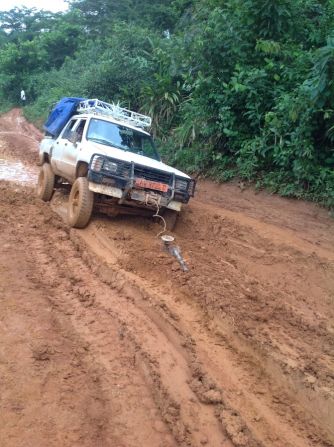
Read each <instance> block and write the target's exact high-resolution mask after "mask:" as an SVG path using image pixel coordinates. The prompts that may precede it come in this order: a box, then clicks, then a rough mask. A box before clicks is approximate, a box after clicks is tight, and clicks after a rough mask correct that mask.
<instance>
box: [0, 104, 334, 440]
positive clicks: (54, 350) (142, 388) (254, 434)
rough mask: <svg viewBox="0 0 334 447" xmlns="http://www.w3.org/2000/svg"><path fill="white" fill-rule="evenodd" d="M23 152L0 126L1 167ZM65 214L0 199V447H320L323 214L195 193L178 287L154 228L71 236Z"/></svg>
mask: <svg viewBox="0 0 334 447" xmlns="http://www.w3.org/2000/svg"><path fill="white" fill-rule="evenodd" d="M12 132H13V133H12ZM28 137H29V138H28ZM39 137H40V135H39V134H38V132H37V131H36V130H34V129H33V128H32V126H31V125H29V124H28V123H26V122H25V121H24V119H23V118H22V117H21V115H20V111H18V110H14V111H12V112H10V113H8V114H6V115H5V116H3V117H2V118H0V140H1V148H0V151H1V153H5V154H6V157H12V158H13V159H18V160H21V161H23V162H24V163H26V164H27V165H29V164H31V163H33V162H35V160H36V159H37V155H36V154H37V143H36V141H35V140H38V138H39ZM28 141H29V143H27V142H28ZM66 201H67V194H66V193H65V192H63V191H58V192H56V194H55V196H54V198H53V200H52V203H51V204H50V205H49V204H44V203H42V202H41V201H39V200H38V199H36V198H34V193H33V190H32V189H29V188H27V187H23V186H18V185H17V184H15V186H14V184H12V183H9V182H2V183H0V245H1V250H0V284H1V285H0V440H1V441H0V445H6V446H13V447H14V446H15V447H16V446H30V445H34V446H44V445H46V443H48V444H50V445H54V446H59V445H62V446H115V447H118V446H119V447H121V446H122V447H132V446H141V445H143V446H144V445H145V446H159V447H160V446H161V447H162V446H164V447H168V446H189V445H190V446H196V447H197V446H198V447H200V446H203V445H208V446H210V447H211V446H213V447H216V446H230V447H233V446H269V447H270V446H274V447H285V446H287V447H304V446H307V447H313V446H332V445H334V361H333V354H334V318H333V315H334V229H333V228H334V226H333V224H334V221H333V219H332V218H331V217H330V216H329V214H328V212H327V211H326V210H324V209H321V208H319V207H317V206H316V205H313V204H310V203H305V202H298V201H295V200H286V199H282V198H278V197H275V196H271V195H269V194H266V193H264V192H261V193H255V192H254V191H253V190H251V189H246V190H244V189H243V188H242V189H241V188H239V187H238V185H232V184H230V185H216V184H213V183H210V182H204V181H203V182H199V185H198V194H197V197H196V199H194V200H193V201H192V202H191V203H190V205H189V206H188V207H186V208H185V209H184V211H183V213H182V215H181V218H180V221H179V223H178V226H177V228H176V231H175V232H174V233H173V236H175V238H176V244H177V245H178V246H179V247H180V249H181V252H182V255H183V256H184V258H185V260H186V262H187V264H188V266H189V268H190V271H189V272H188V273H185V272H183V271H182V270H181V269H180V266H179V264H178V262H177V261H176V260H175V259H174V258H172V257H171V256H170V255H169V254H168V253H167V252H166V251H165V250H164V249H163V246H162V242H161V241H160V239H159V238H157V237H156V235H157V233H158V232H159V231H160V229H161V228H160V226H159V225H158V224H157V223H154V222H152V221H151V220H150V219H147V218H143V217H135V216H131V217H130V216H119V217H108V216H106V215H102V214H98V213H96V214H95V215H94V217H93V219H92V221H91V223H90V224H89V226H88V227H87V228H86V229H85V230H73V229H69V228H68V226H67V224H66V217H64V219H61V217H59V216H66Z"/></svg>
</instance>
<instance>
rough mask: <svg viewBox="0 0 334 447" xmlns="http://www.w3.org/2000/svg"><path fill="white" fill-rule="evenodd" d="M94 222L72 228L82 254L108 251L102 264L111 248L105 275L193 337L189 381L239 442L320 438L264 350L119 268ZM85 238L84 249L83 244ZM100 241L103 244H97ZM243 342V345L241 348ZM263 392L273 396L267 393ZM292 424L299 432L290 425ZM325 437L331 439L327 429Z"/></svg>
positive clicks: (295, 442)
mask: <svg viewBox="0 0 334 447" xmlns="http://www.w3.org/2000/svg"><path fill="white" fill-rule="evenodd" d="M91 227H93V228H90V229H88V230H85V232H79V233H78V232H75V231H72V233H71V234H72V240H74V242H75V241H77V242H76V243H77V246H78V247H79V248H80V251H81V252H82V255H83V257H84V258H85V259H86V260H88V259H89V258H90V259H92V258H93V257H94V254H95V255H96V253H100V255H101V254H102V253H103V259H101V258H100V259H99V260H98V261H96V265H101V264H102V263H103V262H104V261H105V259H106V258H107V257H108V255H106V253H108V252H109V257H108V261H109V263H108V267H109V268H108V267H107V266H105V267H104V269H105V270H103V269H102V274H101V273H100V276H101V279H104V281H107V283H110V280H109V279H108V278H107V277H106V276H108V274H107V273H106V272H108V271H109V272H110V275H114V276H116V278H117V280H115V281H116V282H119V283H121V284H125V283H126V284H132V285H133V287H135V288H136V290H137V298H136V306H139V307H141V308H143V310H144V312H145V313H146V314H148V315H150V314H152V307H153V308H154V309H155V312H157V313H158V315H160V317H161V319H163V320H165V324H167V325H169V326H171V327H172V328H173V329H174V331H176V333H177V334H179V335H178V336H179V337H181V339H183V340H190V342H189V343H187V342H182V344H183V345H184V346H185V347H186V350H187V351H188V353H189V355H188V358H189V360H190V363H189V368H190V370H191V371H192V378H191V381H190V385H191V387H192V389H193V390H194V391H195V393H196V394H197V396H198V398H199V399H200V400H201V401H202V402H206V403H211V404H213V405H215V406H216V407H217V408H216V414H217V417H218V419H220V420H221V422H222V424H223V426H224V427H225V429H226V430H227V432H228V433H229V435H230V437H231V439H232V440H233V442H234V445H236V446H238V445H273V446H281V445H282V443H284V445H286V446H291V447H292V446H301V447H302V446H305V445H314V443H316V445H318V442H321V441H320V438H318V437H317V436H313V435H312V433H316V432H317V431H319V428H318V427H316V425H314V423H313V422H312V419H311V418H310V417H309V416H308V415H307V414H305V412H304V410H303V408H302V407H301V406H298V405H296V403H295V402H294V401H293V399H291V397H293V396H290V397H289V396H288V394H284V392H282V389H281V388H280V383H279V381H278V383H277V380H275V379H277V377H275V374H272V376H273V377H271V376H270V375H269V376H268V371H266V368H262V367H261V366H259V365H260V362H261V361H263V360H264V359H265V358H266V355H265V353H263V357H261V356H260V355H259V354H257V355H256V353H254V351H253V350H252V348H251V347H250V346H248V345H247V342H245V341H244V342H241V341H240V339H239V337H238V336H236V337H237V340H233V336H232V335H231V334H232V333H233V331H231V329H230V328H228V331H226V327H225V328H224V329H223V328H222V325H221V324H220V323H219V322H218V321H216V322H214V321H213V320H212V318H205V315H203V314H202V312H201V310H200V309H197V310H195V309H194V308H193V306H189V305H188V304H187V303H185V302H184V301H182V300H178V301H176V302H175V301H173V302H171V300H170V296H172V295H173V294H172V292H171V291H170V290H168V291H167V292H166V291H165V292H164V291H163V290H162V289H160V290H158V291H155V293H152V291H151V290H152V287H151V285H150V284H149V283H146V284H145V282H144V281H143V280H142V279H141V280H139V281H138V278H137V277H136V275H133V274H131V273H130V274H129V272H126V271H124V270H120V269H119V267H117V264H116V262H115V259H114V262H113V261H112V254H111V253H110V249H111V244H110V241H105V240H103V238H101V235H100V231H99V229H96V226H95V225H94V224H93V225H92V226H91ZM83 241H84V242H85V245H84V247H85V248H82V243H83ZM86 244H87V245H86ZM101 244H102V247H101ZM99 245H100V249H98V248H97V247H98V246H99ZM107 247H108V248H107ZM87 253H90V254H89V255H87ZM90 262H91V261H90ZM98 274H99V273H98ZM124 277H125V279H124ZM112 283H113V282H112ZM127 287H128V286H127ZM168 292H170V293H168ZM167 295H168V296H169V298H167ZM147 303H150V304H149V305H148V304H147ZM155 319H157V317H156V316H155ZM206 320H208V321H206ZM203 323H204V324H203ZM160 326H161V323H160ZM219 328H221V329H219ZM165 330H166V329H165ZM226 333H228V335H226ZM190 334H191V335H190ZM242 346H243V348H244V349H242V350H240V348H241V347H242ZM240 359H243V360H240ZM189 360H188V362H189ZM268 361H270V359H268ZM240 363H241V365H240ZM275 366H276V365H274V367H275ZM234 377H236V378H235V379H234ZM259 381H260V383H261V384H260V385H259ZM217 384H219V385H217ZM287 391H288V390H287ZM264 395H267V396H269V397H267V398H263V397H264ZM257 396H260V397H261V398H262V399H258V398H257ZM245 401H247V410H246V411H245ZM240 414H242V416H240ZM260 421H261V423H260V424H259V422H260ZM292 423H293V425H294V426H295V431H294V430H291V427H290V424H292ZM306 426H308V427H309V429H308V430H307V433H305V430H304V427H306ZM320 432H321V430H320ZM322 436H323V439H326V435H325V434H324V433H323V434H322ZM305 437H308V438H309V439H310V443H307V444H306V442H305ZM312 437H313V440H312ZM327 442H329V444H327ZM327 442H326V441H324V444H323V445H330V441H327ZM210 445H211V444H210Z"/></svg>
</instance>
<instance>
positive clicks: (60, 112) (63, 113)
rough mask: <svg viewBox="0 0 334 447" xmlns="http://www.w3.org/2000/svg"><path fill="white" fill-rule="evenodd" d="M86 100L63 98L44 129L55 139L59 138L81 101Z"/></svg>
mask: <svg viewBox="0 0 334 447" xmlns="http://www.w3.org/2000/svg"><path fill="white" fill-rule="evenodd" d="M84 99H85V98H62V99H61V100H60V101H59V102H57V104H56V105H55V106H54V108H53V109H52V110H51V112H50V115H49V117H48V119H47V120H46V122H45V124H44V129H45V130H46V131H47V132H48V133H49V134H51V135H52V136H53V137H58V135H59V134H60V132H61V131H62V129H63V128H64V126H65V124H66V123H67V121H68V120H69V119H70V118H71V116H73V115H75V111H76V109H77V106H78V104H79V102H80V101H83V100H84Z"/></svg>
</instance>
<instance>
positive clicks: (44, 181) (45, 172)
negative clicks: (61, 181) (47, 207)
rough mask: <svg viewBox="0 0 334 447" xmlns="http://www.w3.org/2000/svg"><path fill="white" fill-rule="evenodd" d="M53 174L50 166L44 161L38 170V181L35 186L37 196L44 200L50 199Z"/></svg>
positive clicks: (53, 181)
mask: <svg viewBox="0 0 334 447" xmlns="http://www.w3.org/2000/svg"><path fill="white" fill-rule="evenodd" d="M55 181H56V180H55V175H54V173H53V172H52V168H51V166H50V165H49V163H44V164H43V165H42V167H41V169H40V171H39V175H38V182H37V188H36V194H37V197H39V198H40V199H42V200H43V201H44V202H48V201H49V200H51V197H52V194H53V191H54V187H55Z"/></svg>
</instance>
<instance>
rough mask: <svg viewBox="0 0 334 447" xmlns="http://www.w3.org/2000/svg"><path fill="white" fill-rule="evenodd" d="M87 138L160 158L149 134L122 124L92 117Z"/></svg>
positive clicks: (156, 158)
mask: <svg viewBox="0 0 334 447" xmlns="http://www.w3.org/2000/svg"><path fill="white" fill-rule="evenodd" d="M86 138H87V140H90V141H95V142H97V143H101V144H105V145H106V146H113V147H116V148H118V149H123V150H124V151H130V152H133V153H135V154H139V155H144V156H145V157H150V158H153V159H154V160H160V157H159V154H158V153H157V151H156V149H155V146H154V143H153V140H152V138H151V137H150V136H149V135H145V134H144V133H141V132H139V131H137V130H134V129H131V128H129V127H126V126H122V125H120V124H115V123H110V122H109V121H104V120H101V119H97V118H92V119H91V120H90V123H89V127H88V131H87V135H86Z"/></svg>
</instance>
